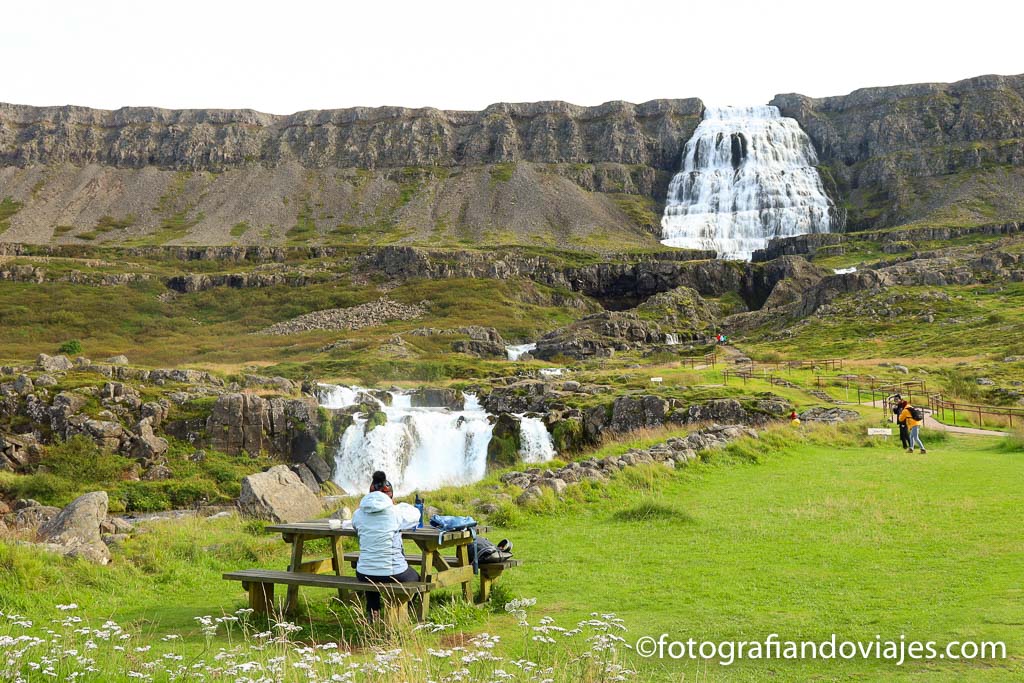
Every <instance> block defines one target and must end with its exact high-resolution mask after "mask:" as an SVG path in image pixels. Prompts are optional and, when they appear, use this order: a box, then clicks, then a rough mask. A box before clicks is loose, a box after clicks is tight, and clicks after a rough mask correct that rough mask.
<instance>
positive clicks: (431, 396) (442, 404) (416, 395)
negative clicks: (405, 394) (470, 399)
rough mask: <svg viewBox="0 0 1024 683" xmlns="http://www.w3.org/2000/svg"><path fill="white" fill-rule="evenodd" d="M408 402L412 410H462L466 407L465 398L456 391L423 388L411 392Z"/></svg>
mask: <svg viewBox="0 0 1024 683" xmlns="http://www.w3.org/2000/svg"><path fill="white" fill-rule="evenodd" d="M409 401H410V404H411V405H412V407H413V408H447V409H448V410H463V409H464V408H465V407H466V396H465V395H464V394H463V393H462V392H461V391H459V390H458V389H438V388H434V387H423V388H421V389H417V390H416V391H414V392H412V394H410V396H409Z"/></svg>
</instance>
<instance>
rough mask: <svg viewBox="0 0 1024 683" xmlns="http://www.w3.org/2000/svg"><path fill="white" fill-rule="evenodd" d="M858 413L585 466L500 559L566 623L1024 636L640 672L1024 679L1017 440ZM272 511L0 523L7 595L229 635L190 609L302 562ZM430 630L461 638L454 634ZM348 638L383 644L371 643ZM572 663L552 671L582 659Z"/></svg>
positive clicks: (733, 633) (32, 613)
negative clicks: (599, 476)
mask: <svg viewBox="0 0 1024 683" xmlns="http://www.w3.org/2000/svg"><path fill="white" fill-rule="evenodd" d="M861 429H862V428H861V427H857V428H847V429H844V430H835V429H830V428H822V429H816V430H811V431H808V432H794V431H793V430H792V428H790V427H788V426H787V427H783V428H776V429H775V430H772V431H770V432H768V433H767V434H765V435H764V436H763V437H762V439H761V440H760V441H749V440H748V441H741V442H737V443H736V444H734V445H732V446H730V447H729V448H727V449H726V450H725V451H722V452H718V453H716V454H714V455H713V457H711V458H709V461H708V462H706V463H703V464H699V465H695V466H691V467H690V468H688V469H686V470H683V471H677V472H672V471H669V470H666V469H665V468H663V467H646V468H645V467H637V468H629V469H627V470H625V471H624V472H622V473H620V474H619V475H617V476H616V477H615V479H614V480H613V482H612V483H611V484H609V485H607V486H598V485H589V484H588V485H579V486H574V487H571V488H570V489H569V495H567V496H566V497H565V500H563V501H556V500H555V499H554V498H553V497H545V498H542V499H541V500H540V501H539V503H538V504H537V505H536V506H535V508H534V509H532V510H529V511H518V512H516V513H513V514H507V511H506V513H505V514H503V516H502V520H501V521H503V523H505V524H506V526H505V527H504V528H498V529H496V530H495V531H494V532H493V533H492V534H491V536H492V537H493V538H495V540H497V538H500V537H503V536H508V537H510V538H512V539H514V541H515V550H516V555H517V556H518V557H520V558H522V559H524V560H526V564H525V565H524V566H523V567H521V568H519V569H518V570H516V571H514V572H510V573H509V574H507V575H506V577H504V578H503V579H502V581H501V583H500V584H499V585H500V586H501V591H500V593H501V596H500V597H502V598H503V599H508V598H510V597H512V596H518V597H526V598H536V599H537V606H536V607H534V608H531V609H530V610H529V612H530V614H531V616H530V619H531V622H532V623H537V622H536V620H537V619H538V618H539V617H540V615H542V614H546V615H550V616H552V617H554V618H555V619H556V620H557V623H559V624H562V625H571V624H572V623H575V622H576V621H577V620H579V619H583V618H586V617H587V616H588V615H589V614H590V613H591V612H594V611H597V612H598V613H605V612H614V613H616V614H617V615H618V616H619V617H621V618H623V619H624V620H625V623H626V625H627V626H628V628H629V631H628V633H626V634H625V637H626V638H627V640H628V641H630V642H633V641H635V640H636V639H637V638H639V637H641V636H644V635H651V636H654V637H658V636H659V635H660V634H661V633H668V634H669V639H670V640H672V639H677V640H686V639H687V638H690V637H693V638H696V639H698V640H710V641H716V642H717V641H723V640H763V639H764V638H765V637H766V636H768V635H769V634H772V633H777V634H779V636H780V637H781V639H782V640H804V639H809V640H825V639H827V638H829V637H830V636H831V634H833V633H835V634H836V635H837V637H838V638H839V639H840V640H843V639H849V640H865V641H873V640H875V638H876V636H881V638H882V639H883V640H885V639H896V640H898V639H899V637H900V636H901V635H905V636H906V637H907V639H908V640H909V639H917V640H934V641H937V642H939V643H942V644H945V643H946V642H948V641H952V640H996V641H1003V642H1005V644H1006V649H1007V652H1008V654H1009V658H1008V659H1007V660H1003V661H984V662H970V663H966V662H965V663H959V664H958V663H952V662H949V661H938V660H936V661H929V662H908V663H906V664H904V665H902V666H896V665H895V664H893V663H891V662H886V661H874V660H868V661H864V660H857V659H855V660H851V661H825V660H815V661H743V662H737V663H734V664H732V665H731V666H722V665H720V664H718V663H716V662H701V661H689V660H685V661H652V660H643V659H641V658H639V657H637V656H635V655H629V658H628V661H627V663H628V664H629V665H630V666H634V667H636V668H637V670H638V676H637V678H638V680H664V681H678V680H721V681H763V680H778V681H805V680H823V681H825V680H828V681H831V680H919V679H923V678H927V679H928V680H948V681H959V680H972V681H973V680H979V681H1011V680H1019V679H1020V678H1021V676H1022V675H1024V624H1022V623H1021V619H1020V614H1021V609H1022V607H1024V585H1022V578H1021V577H1022V576H1024V537H1022V536H1021V534H1020V526H1019V509H1018V508H1019V501H1020V500H1021V497H1022V496H1024V451H1022V450H1020V442H1019V441H1014V442H1013V443H1012V444H1003V445H999V443H998V442H997V441H995V440H992V439H976V438H973V439H972V438H951V439H948V440H946V441H943V442H941V443H936V444H933V445H932V446H931V448H930V450H929V453H928V455H926V456H921V455H906V454H903V453H900V452H898V450H897V449H894V448H892V447H891V445H889V444H882V443H877V442H876V443H872V444H868V443H866V438H865V437H861V436H855V434H859V433H860V431H861ZM830 444H836V445H835V446H832V445H830ZM615 447H621V446H615ZM492 485H493V480H490V481H485V482H482V483H481V484H479V485H477V486H475V487H470V488H468V489H453V490H447V491H441V492H436V493H433V494H430V502H435V503H438V504H442V505H443V506H445V507H447V508H452V509H455V508H458V507H459V505H458V503H457V501H460V500H468V499H469V498H471V497H473V496H477V495H480V494H481V493H483V492H486V491H489V490H492V489H490V488H489V487H491V486H492ZM258 529H259V525H258V524H255V523H245V522H241V521H238V520H235V519H226V520H225V519H221V520H211V521H204V520H192V521H185V522H171V523H160V524H154V525H153V526H152V531H150V533H146V534H141V535H139V536H137V537H136V538H135V539H133V540H132V541H130V542H129V543H128V544H127V545H126V546H125V547H124V549H123V550H122V551H119V552H116V553H115V563H114V565H112V566H111V567H108V568H97V567H93V566H90V565H86V564H85V563H82V562H72V561H66V560H59V559H56V558H52V557H46V556H41V555H39V554H37V553H32V552H29V551H28V550H26V549H23V548H17V547H13V546H6V545H2V544H0V589H2V590H0V605H2V607H0V609H3V610H5V611H7V612H10V611H17V612H18V613H19V614H22V615H27V616H28V617H29V618H32V619H35V620H37V621H40V622H44V623H45V622H46V621H47V620H49V619H50V618H56V617H54V609H53V605H54V604H57V603H68V602H76V603H77V604H78V605H80V607H81V612H83V613H85V614H87V615H88V616H89V617H90V618H91V619H92V620H93V621H95V622H97V623H99V622H101V621H102V620H103V619H106V618H113V619H115V620H117V621H119V622H121V623H132V624H134V625H135V626H136V627H137V628H138V629H139V630H141V631H142V633H144V634H145V638H146V641H147V643H152V644H153V646H154V651H155V652H159V651H161V649H162V648H167V647H169V645H167V644H166V643H164V642H163V641H160V638H161V637H163V636H165V635H166V634H168V633H171V632H174V633H181V634H183V635H184V636H185V641H184V642H183V643H176V644H175V647H176V648H179V650H178V651H182V652H186V653H190V654H192V655H193V656H195V655H200V654H202V653H203V652H206V653H209V652H212V651H215V650H216V648H217V647H220V646H224V647H228V645H229V644H228V641H227V639H226V637H225V636H223V635H221V636H218V637H217V638H215V639H214V640H213V641H212V643H211V644H210V645H209V647H212V648H213V650H208V649H207V647H208V645H207V643H206V640H205V639H204V638H203V636H202V635H201V632H200V628H199V627H198V626H197V624H196V622H195V620H194V618H195V617H199V616H203V615H220V614H222V613H231V612H233V611H234V610H235V609H237V608H239V607H242V606H243V605H244V596H243V594H242V591H241V590H240V588H239V587H238V586H237V585H226V584H224V583H223V582H222V581H221V580H220V578H219V575H220V573H221V572H222V571H225V570H230V569H238V568H242V567H246V566H275V565H283V564H284V563H285V562H286V548H285V545H284V544H283V543H281V542H280V540H279V539H277V538H274V537H267V536H263V535H261V534H259V530H258ZM306 595H307V596H308V598H309V603H308V605H307V606H304V607H303V608H302V614H301V615H300V617H299V619H298V620H297V621H298V623H299V624H300V625H302V626H303V627H304V630H303V632H301V633H300V634H299V636H300V637H301V638H303V639H306V640H307V641H311V640H312V641H318V642H323V641H324V640H337V639H338V638H339V636H341V637H346V638H351V637H353V635H354V636H355V638H356V642H357V643H358V642H365V638H366V634H365V633H364V632H363V631H361V630H360V627H359V626H358V625H357V624H354V623H353V622H352V618H351V615H350V614H348V613H345V612H344V610H337V609H336V610H333V611H332V610H330V609H329V608H328V607H327V595H328V594H327V593H325V592H317V591H309V592H308V593H307V594H306ZM432 616H433V618H434V619H435V620H437V621H446V622H449V623H457V624H458V625H459V626H461V627H462V628H463V629H464V630H465V631H467V632H469V633H479V632H489V633H497V634H500V635H502V636H503V638H504V642H503V643H502V644H501V645H500V646H498V648H497V649H496V650H495V652H496V653H497V654H499V655H501V656H504V657H509V658H513V657H521V656H533V657H538V656H540V655H538V654H537V652H536V647H537V646H536V645H535V644H531V641H530V640H529V639H528V638H525V637H522V634H521V633H520V631H519V628H518V627H517V626H516V625H515V622H514V620H513V619H512V618H511V617H510V616H508V615H498V614H492V613H489V612H487V611H477V610H471V611H470V612H467V611H466V610H464V609H460V608H458V607H457V605H455V603H452V602H449V601H445V600H440V601H438V603H437V605H436V607H435V610H434V611H433V612H432ZM4 628H5V627H4V626H2V625H0V634H2V633H3V629H4ZM403 642H404V641H403ZM430 642H433V643H435V646H437V645H445V644H446V645H447V646H449V647H450V646H451V644H452V640H451V638H450V637H447V636H444V635H439V636H429V637H428V638H427V643H428V645H429V643H430ZM531 647H532V648H534V649H533V650H531ZM182 648H183V649H182ZM353 656H354V657H356V658H359V657H365V656H366V654H365V652H363V651H362V650H360V649H359V648H357V649H356V650H355V651H354V655H353ZM569 671H570V669H568V668H566V669H565V672H563V673H565V675H568V673H566V672H569ZM124 675H125V674H124V673H123V672H122V673H116V672H115V675H114V676H113V678H112V680H120V678H119V676H124ZM565 675H558V674H557V673H556V675H555V676H553V677H554V678H555V679H556V680H578V679H576V678H572V677H565ZM32 680H34V679H32ZM107 680H111V679H107ZM288 680H292V679H288ZM294 680H305V679H304V678H303V679H300V678H295V679H294ZM379 680H388V679H386V678H382V679H379ZM592 680H598V679H597V678H593V679H592Z"/></svg>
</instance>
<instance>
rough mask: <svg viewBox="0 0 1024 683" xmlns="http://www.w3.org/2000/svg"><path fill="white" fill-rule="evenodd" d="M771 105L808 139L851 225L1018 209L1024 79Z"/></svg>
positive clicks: (985, 218) (974, 217)
mask: <svg viewBox="0 0 1024 683" xmlns="http://www.w3.org/2000/svg"><path fill="white" fill-rule="evenodd" d="M772 104H774V105H776V106H778V107H779V109H780V110H781V111H782V113H783V115H785V116H791V117H793V118H795V119H796V120H797V121H798V122H799V123H800V125H801V127H802V128H803V129H804V130H805V131H806V132H807V134H808V135H809V136H810V137H811V139H812V140H813V141H814V144H815V147H816V148H817V150H818V153H819V156H820V160H821V163H822V164H823V166H824V172H825V174H826V176H828V175H831V176H832V177H833V178H834V180H835V184H836V187H835V190H836V191H837V192H838V194H839V195H840V204H845V205H846V206H847V207H848V209H849V224H850V227H854V228H863V227H883V226H886V225H893V224H896V223H900V222H904V221H910V220H917V219H929V220H932V221H938V220H941V221H944V222H953V223H959V224H964V223H967V222H991V221H993V220H998V219H1000V218H1010V219H1014V218H1018V217H1019V215H1020V213H1018V212H1019V211H1021V209H1024V206H1021V205H1020V204H1021V202H1020V200H1019V196H1020V193H1019V192H1017V190H1020V189H1021V188H1022V187H1024V172H1022V170H1021V168H1022V167H1024V142H1022V139H1024V75H1022V76H980V77H978V78H972V79H968V80H964V81H960V82H957V83H949V84H946V83H922V84H917V85H902V86H895V87H888V88H865V89H862V90H857V91H854V92H852V93H850V94H849V95H845V96H842V97H826V98H821V99H813V98H810V97H805V96H803V95H796V94H788V95H778V96H776V97H775V99H774V100H772ZM1007 190H1009V191H1010V192H1007ZM1014 194H1016V195H1017V196H1016V197H1014V196H1012V195H1014ZM1007 195H1011V196H1007Z"/></svg>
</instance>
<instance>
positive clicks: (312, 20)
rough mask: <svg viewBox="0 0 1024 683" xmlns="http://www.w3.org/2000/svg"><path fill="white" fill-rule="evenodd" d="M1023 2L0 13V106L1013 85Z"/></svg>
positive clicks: (475, 101)
mask: <svg viewBox="0 0 1024 683" xmlns="http://www.w3.org/2000/svg"><path fill="white" fill-rule="evenodd" d="M1022 20H1024V3H1020V2H1014V1H1012V0H1000V1H999V2H994V1H991V0H972V1H971V2H970V3H963V2H958V3H953V2H946V1H945V0H935V1H932V2H900V1H899V0H887V1H878V0H856V1H850V0H847V1H844V2H829V0H818V1H817V2H805V1H803V0H775V1H773V0H762V1H761V2H749V1H746V0H717V1H716V0H707V1H705V2H690V1H676V2H661V1H655V0H650V1H645V0H632V1H631V2H624V1H620V2H611V1H608V0H591V1H589V2H583V1H577V0H565V1H562V2H560V1H558V0H547V1H546V2H544V1H535V0H509V1H508V2H503V3H497V2H487V1H485V0H448V1H444V0H434V1H432V2H431V1H426V0H419V1H406V0H390V1H389V2H384V1H383V0H375V1H373V2H370V1H364V2H358V3H357V2H349V1H342V0H334V1H332V2H327V1H323V2H315V1H311V0H288V1H287V2H280V1H278V2H274V3H269V2H265V1H264V0H250V1H248V2H235V1H233V0H205V1H203V2H197V1H196V0H175V1H174V2H170V3H168V2H152V1H147V0H132V1H130V2H129V1H121V0H117V1H109V2H105V1H104V0H92V1H91V2H83V1H82V0H76V1H75V2H70V1H65V0H31V1H26V2H12V0H2V1H0V65H2V67H0V102H10V103H17V104H32V105H63V104H76V105H83V106H90V107H97V108H102V109H116V108H118V107H122V106H158V107H167V108H250V109H256V110H259V111H264V112H270V113H275V114H288V113H292V112H295V111H302V110H307V109H333V108H341V107H352V106H380V105H399V106H407V107H422V106H432V107H437V108H440V109H468V110H476V109H482V108H483V107H485V106H487V105H488V104H491V103H493V102H532V101H539V100H556V99H557V100H566V101H569V102H572V103H575V104H581V105H595V104H600V103H602V102H607V101H610V100H626V101H630V102H644V101H646V100H651V99H659V98H683V97H700V98H701V99H703V100H704V101H705V102H706V103H708V104H712V105H727V104H733V105H747V104H762V103H766V102H767V101H769V100H770V99H771V98H772V96H774V95H775V94H776V93H788V92H799V93H803V94H805V95H810V96H814V97H823V96H828V95H842V94H846V93H848V92H850V91H852V90H855V89H857V88H862V87H873V86H882V85H895V84H901V83H918V82H932V81H939V82H945V81H955V80H959V79H962V78H969V77H971V76H978V75H982V74H992V73H996V74H1005V75H1008V74H1018V73H1024V50H1021V49H1020V39H1019V35H1020V30H1021V26H1022V23H1024V22H1022Z"/></svg>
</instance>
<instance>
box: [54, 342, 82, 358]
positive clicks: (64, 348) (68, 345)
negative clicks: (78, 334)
mask: <svg viewBox="0 0 1024 683" xmlns="http://www.w3.org/2000/svg"><path fill="white" fill-rule="evenodd" d="M57 350H58V351H59V352H61V353H63V354H67V355H69V356H77V355H78V354H80V353H82V342H80V341H78V340H77V339H70V340H68V341H66V342H64V343H63V344H61V345H60V346H59V347H57Z"/></svg>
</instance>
